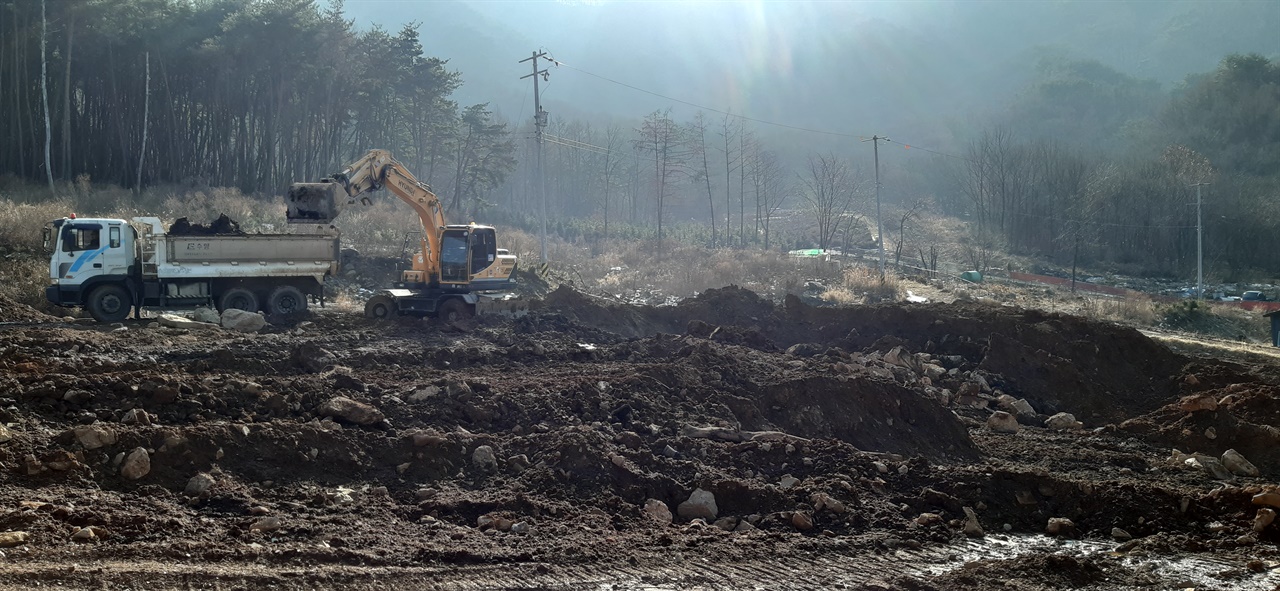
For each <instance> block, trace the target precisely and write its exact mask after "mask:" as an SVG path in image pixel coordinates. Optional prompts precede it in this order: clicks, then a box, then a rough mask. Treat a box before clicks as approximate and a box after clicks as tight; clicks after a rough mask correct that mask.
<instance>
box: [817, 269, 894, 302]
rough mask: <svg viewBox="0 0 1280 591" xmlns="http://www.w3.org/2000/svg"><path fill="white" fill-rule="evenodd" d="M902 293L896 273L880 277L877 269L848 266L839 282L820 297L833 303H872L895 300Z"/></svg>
mask: <svg viewBox="0 0 1280 591" xmlns="http://www.w3.org/2000/svg"><path fill="white" fill-rule="evenodd" d="M902 295H903V288H902V284H901V282H900V281H899V280H898V277H897V276H896V275H894V274H889V275H887V276H885V277H884V278H883V279H882V278H881V277H880V271H879V270H878V269H873V268H871V267H849V268H847V269H845V270H844V272H843V273H842V275H841V282H840V284H839V285H836V286H831V287H828V288H827V290H826V291H825V292H823V294H822V299H823V300H826V301H828V302H831V303H834V304H845V305H847V304H873V303H877V302H890V301H897V300H900V299H902Z"/></svg>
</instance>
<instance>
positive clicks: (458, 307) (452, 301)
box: [436, 298, 475, 323]
mask: <svg viewBox="0 0 1280 591" xmlns="http://www.w3.org/2000/svg"><path fill="white" fill-rule="evenodd" d="M474 315H475V312H474V311H472V309H471V306H468V305H467V303H466V302H464V301H462V299H461V298H449V299H447V300H445V301H444V302H443V303H441V304H440V308H439V309H437V310H436V317H437V318H439V319H441V320H443V321H445V322H450V323H452V322H457V321H459V320H463V319H466V318H470V317H472V316H474Z"/></svg>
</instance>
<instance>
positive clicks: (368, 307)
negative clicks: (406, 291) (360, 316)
mask: <svg viewBox="0 0 1280 591" xmlns="http://www.w3.org/2000/svg"><path fill="white" fill-rule="evenodd" d="M395 314H396V301H395V299H393V298H392V297H391V296H389V295H386V294H380V295H376V296H373V297H371V298H369V301H368V302H366V303H365V305H364V315H365V316H367V317H369V318H373V319H374V320H382V319H384V318H389V317H391V316H393V315H395Z"/></svg>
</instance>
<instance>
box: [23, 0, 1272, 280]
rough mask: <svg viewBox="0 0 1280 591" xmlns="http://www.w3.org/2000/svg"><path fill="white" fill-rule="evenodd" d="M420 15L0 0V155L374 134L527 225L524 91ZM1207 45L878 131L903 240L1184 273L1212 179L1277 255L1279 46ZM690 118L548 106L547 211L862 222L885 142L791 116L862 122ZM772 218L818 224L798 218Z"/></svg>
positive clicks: (608, 217)
mask: <svg viewBox="0 0 1280 591" xmlns="http://www.w3.org/2000/svg"><path fill="white" fill-rule="evenodd" d="M430 27H431V25H430V24H429V23H411V24H407V25H404V26H403V27H401V28H399V29H398V30H395V31H394V32H392V31H389V30H386V29H383V28H381V27H378V26H373V27H369V28H363V29H362V28H360V27H358V26H356V24H355V22H354V21H353V20H352V18H351V15H350V9H349V8H348V7H344V6H343V4H342V3H341V2H334V3H327V4H321V3H318V2H314V1H312V0H259V1H253V0H203V1H199V2H195V1H186V0H129V1H107V0H82V1H70V0H68V1H39V2H38V1H35V0H0V31H3V35H0V175H5V176H6V177H7V178H10V179H14V178H16V179H21V180H24V181H26V182H30V183H39V184H40V185H41V186H45V187H47V188H48V189H49V191H50V192H51V193H50V194H51V195H53V196H56V195H57V194H58V193H59V191H64V190H65V187H67V186H69V185H71V184H72V183H76V182H79V183H93V184H109V185H118V186H122V187H127V188H131V189H133V190H135V191H139V192H140V191H142V190H143V189H145V188H147V187H151V186H160V185H184V186H193V187H208V186H215V187H235V188H237V189H239V190H240V191H242V192H244V193H246V194H251V195H255V196H257V197H258V198H260V199H263V200H270V199H277V198H278V196H279V195H280V194H281V192H282V191H283V189H284V188H285V187H287V185H288V184H289V183H291V182H295V181H300V180H316V179H318V178H320V177H323V176H326V175H327V174H330V173H332V172H335V171H336V170H337V169H339V168H340V167H341V166H342V165H343V164H344V163H346V162H348V161H350V160H351V159H353V158H354V157H356V156H357V155H359V154H362V153H363V152H364V151H366V150H367V149H370V148H385V149H389V150H391V151H392V153H393V154H395V155H396V157H397V158H398V159H400V160H401V161H403V162H404V163H405V164H406V165H407V166H408V167H409V168H410V169H411V170H412V171H414V173H415V174H417V175H418V176H419V178H420V179H422V180H424V181H426V182H428V183H430V184H431V185H432V186H433V187H434V189H435V191H436V192H437V194H438V195H439V196H440V198H441V200H442V202H444V203H445V204H446V206H447V207H448V209H449V210H450V211H451V212H453V214H452V215H455V216H459V217H466V216H474V219H484V220H485V221H488V222H491V223H507V224H514V225H520V226H524V227H529V228H532V227H535V226H536V223H537V220H538V217H539V213H540V207H539V202H538V198H537V195H538V192H537V191H536V188H535V187H534V179H535V176H534V174H533V162H534V161H535V158H534V150H535V149H536V143H535V140H534V139H533V136H534V134H533V126H532V117H527V116H526V115H528V114H530V113H531V110H525V111H524V112H523V113H521V114H520V115H519V116H518V117H516V118H509V117H507V116H504V115H503V114H501V113H499V112H498V111H497V110H495V109H494V108H493V107H492V106H491V105H490V104H489V103H485V102H480V103H475V104H463V103H460V102H459V101H458V100H457V98H456V96H457V95H458V92H457V91H458V89H459V88H461V86H462V85H463V84H464V82H465V81H466V75H467V73H466V72H462V71H459V70H457V69H454V68H452V67H451V66H450V64H449V62H448V61H447V60H445V59H442V58H439V57H432V56H433V50H432V48H431V47H429V46H424V38H425V39H429V38H430V35H429V32H430ZM526 55H527V54H526ZM1218 57H1219V58H1220V62H1219V65H1218V66H1217V67H1216V68H1215V69H1213V70H1211V71H1204V72H1191V73H1188V75H1187V76H1186V77H1185V79H1184V80H1182V81H1180V82H1177V83H1174V84H1162V83H1160V82H1157V81H1155V80H1150V79H1143V78H1139V77H1135V76H1132V75H1130V74H1127V73H1125V72H1122V71H1119V70H1117V69H1115V68H1112V67H1110V66H1108V65H1107V64H1104V63H1101V62H1099V61H1096V60H1093V59H1089V58H1082V57H1079V56H1073V55H1070V54H1066V53H1063V52H1053V51H1046V52H1044V53H1043V55H1041V56H1040V57H1039V60H1038V62H1037V65H1036V69H1035V73H1034V76H1033V79H1032V80H1031V81H1030V82H1029V83H1028V84H1026V85H1025V86H1024V87H1022V88H1020V89H1018V90H1017V91H1016V92H1015V93H1014V94H1013V95H1012V96H1000V97H991V101H992V102H993V103H999V104H1001V105H1003V107H1002V108H1001V109H999V110H998V111H997V114H996V115H994V116H992V117H988V118H984V119H983V120H982V122H981V124H980V125H977V126H970V127H969V128H968V129H966V130H964V131H962V132H958V133H956V134H954V135H953V136H951V137H948V138H946V139H940V140H938V143H936V144H932V145H926V146H912V145H911V144H910V143H909V142H907V141H894V140H890V141H889V142H885V143H881V144H878V150H879V151H880V152H883V151H885V150H889V149H894V150H898V151H899V152H895V154H902V153H909V154H910V157H909V158H893V159H886V161H885V162H883V163H881V168H880V170H879V174H880V175H881V187H880V188H881V190H882V198H883V205H884V207H885V213H884V216H883V217H884V223H885V230H884V232H885V235H886V241H887V242H890V241H891V242H893V243H894V244H893V245H890V246H889V247H890V248H891V249H893V250H896V254H897V256H898V257H900V258H907V259H915V258H919V259H926V264H927V258H928V257H927V256H926V251H927V250H929V248H930V244H929V240H930V238H929V237H928V236H927V232H926V230H925V229H924V228H923V227H921V226H917V225H915V224H913V220H916V219H919V218H920V216H922V215H923V214H926V213H927V214H936V215H947V216H955V217H958V218H960V219H963V220H966V221H967V222H968V227H969V233H970V237H969V240H971V241H972V243H973V244H974V245H975V248H976V250H979V251H987V250H1003V251H1008V252H1014V253H1021V254H1027V255H1031V256H1037V257H1043V258H1044V259H1046V260H1049V261H1051V262H1052V263H1053V264H1057V265H1066V266H1072V265H1076V264H1082V265H1083V264H1088V265H1119V266H1122V267H1123V268H1125V269H1136V270H1140V271H1142V272H1145V273H1149V274H1157V275H1179V274H1181V275H1185V274H1186V272H1187V271H1188V270H1189V269H1190V270H1194V267H1195V264H1196V226H1197V208H1196V206H1195V203H1196V195H1197V191H1200V192H1201V194H1202V196H1203V203H1204V205H1203V210H1202V218H1203V228H1204V234H1205V235H1207V236H1213V237H1214V238H1213V239H1212V240H1209V241H1207V242H1206V245H1205V257H1206V259H1207V260H1209V259H1211V260H1213V261H1215V262H1216V264H1217V266H1218V267H1220V268H1221V269H1223V271H1222V272H1223V273H1224V275H1225V276H1226V277H1228V278H1231V277H1234V278H1237V279H1244V278H1249V277H1254V276H1258V275H1260V274H1266V273H1273V272H1274V270H1275V269H1277V268H1280V249H1277V248H1274V247H1273V246H1271V239H1274V238H1275V237H1276V235H1277V230H1280V213H1278V212H1277V208H1276V203H1277V197H1280V60H1278V59H1277V57H1276V56H1268V55H1261V54H1256V53H1237V54H1229V55H1223V56H1218ZM515 58H516V56H513V60H512V61H513V62H514V61H515ZM513 67H514V63H513ZM553 75H558V73H557V72H553ZM800 82H802V81H800ZM513 83H514V81H513ZM686 98H696V97H686ZM683 113H684V110H683V109H682V110H681V111H680V112H679V114H677V112H675V111H672V110H671V109H665V108H664V109H656V110H653V111H651V112H647V113H646V112H635V113H632V114H631V115H630V116H629V117H607V116H601V117H594V118H593V117H590V116H585V115H583V116H577V115H573V116H571V117H556V116H553V117H552V118H551V120H550V123H549V126H548V127H547V129H546V132H545V134H544V137H543V148H544V150H545V154H546V165H545V166H546V176H545V190H546V196H547V211H546V215H547V216H548V220H549V221H550V222H551V224H550V225H551V227H552V229H553V230H555V231H557V232H559V233H561V234H562V235H565V236H566V237H568V238H573V239H588V240H598V239H602V238H607V237H624V238H640V239H654V238H656V239H658V240H662V239H666V238H675V239H680V240H686V241H690V242H695V243H698V244H702V245H706V246H711V247H740V248H763V249H772V250H777V249H789V248H802V247H817V248H833V247H839V246H842V245H844V244H847V243H849V241H850V239H849V234H850V233H858V232H859V230H858V229H857V228H861V227H865V226H859V225H858V224H859V223H860V222H867V221H868V220H869V219H873V216H874V215H875V193H876V191H875V189H876V183H875V180H874V178H875V174H876V170H875V165H874V163H873V161H872V158H871V155H872V150H871V149H869V148H870V145H869V144H868V143H866V142H863V141H861V140H866V139H870V138H867V137H864V136H858V135H857V134H853V133H849V134H844V133H843V131H844V130H843V129H841V126H840V125H839V124H836V123H833V124H832V125H830V126H828V127H823V128H821V129H811V128H804V129H801V130H799V131H798V134H799V136H800V137H805V134H806V133H810V134H812V136H813V137H822V138H824V139H830V136H832V135H835V136H841V135H844V136H847V137H842V138H841V140H842V141H841V142H840V143H839V144H837V145H838V146H839V147H832V146H833V145H832V144H830V143H820V142H809V143H806V142H804V141H795V139H794V138H795V137H796V133H797V131H796V130H794V129H792V130H789V133H791V134H792V135H789V136H783V135H781V134H780V133H779V126H777V125H772V124H771V122H770V121H761V120H758V119H751V118H746V117H741V116H737V115H734V114H733V113H732V112H731V111H724V110H718V109H714V107H713V108H709V109H706V110H699V111H697V112H696V113H694V114H693V115H692V116H684V115H683ZM782 127H785V126H782ZM886 133H887V134H888V135H889V136H890V137H893V136H894V134H893V133H892V130H886ZM787 138H790V139H787ZM906 139H907V140H909V139H910V138H906ZM782 212H791V213H793V214H795V216H797V217H798V218H800V219H803V220H805V223H804V224H803V225H801V227H800V228H799V229H797V228H796V227H795V224H791V225H790V226H789V227H788V228H787V229H786V230H785V231H784V230H782V229H780V228H778V227H776V223H777V220H778V219H779V217H780V215H781V213H782ZM870 226H871V227H873V228H874V223H871V224H870ZM868 238H870V237H868ZM855 242H858V243H863V244H865V242H866V240H864V239H861V238H858V239H855ZM935 258H936V255H935ZM973 262H974V265H975V266H981V265H982V264H983V262H982V261H981V260H975V261H973ZM1268 276H1269V275H1268Z"/></svg>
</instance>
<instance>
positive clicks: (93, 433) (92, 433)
mask: <svg viewBox="0 0 1280 591" xmlns="http://www.w3.org/2000/svg"><path fill="white" fill-rule="evenodd" d="M71 432H72V433H74V434H75V436H76V441H79V442H80V445H81V446H83V447H84V448H85V449H98V448H101V447H106V446H108V445H114V444H115V442H116V432H115V431H112V430H111V429H110V428H108V427H103V426H101V425H81V426H79V427H73V428H72V429H71Z"/></svg>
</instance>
